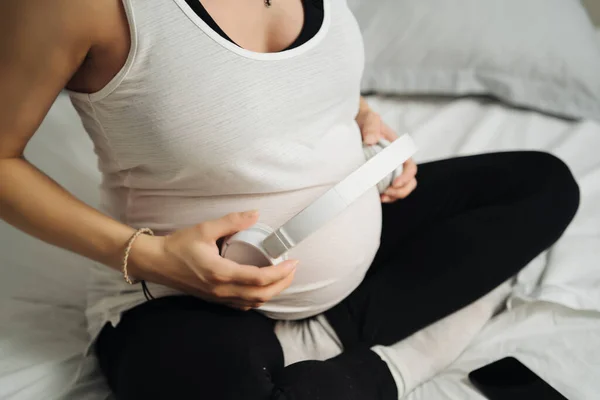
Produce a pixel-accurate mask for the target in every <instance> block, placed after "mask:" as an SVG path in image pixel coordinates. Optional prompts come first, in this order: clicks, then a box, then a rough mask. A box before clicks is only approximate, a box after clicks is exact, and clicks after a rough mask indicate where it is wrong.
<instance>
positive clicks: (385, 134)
mask: <svg viewBox="0 0 600 400" xmlns="http://www.w3.org/2000/svg"><path fill="white" fill-rule="evenodd" d="M356 122H357V123H358V126H359V128H360V131H361V134H362V137H363V142H364V143H365V144H368V145H372V144H375V143H377V142H378V141H379V140H380V139H382V138H383V139H387V140H388V141H390V142H392V141H394V140H396V139H397V138H398V135H397V134H396V133H395V132H394V130H393V129H392V128H390V127H389V126H387V125H386V123H385V122H383V120H382V119H381V116H380V115H379V114H378V113H376V112H375V111H373V110H371V109H370V108H369V107H368V105H367V104H366V101H365V100H364V99H361V111H360V112H359V114H358V116H357V117H356ZM416 175H417V164H416V163H415V162H414V160H413V159H412V158H410V159H409V160H408V161H406V162H405V163H404V164H403V171H402V175H400V176H399V177H397V178H396V179H395V180H394V182H392V185H391V186H390V187H389V188H388V189H387V190H386V192H385V193H384V194H382V195H381V202H382V203H393V202H394V201H396V200H398V199H404V198H406V197H408V195H410V194H411V193H412V192H413V190H415V188H416V187H417V178H416Z"/></svg>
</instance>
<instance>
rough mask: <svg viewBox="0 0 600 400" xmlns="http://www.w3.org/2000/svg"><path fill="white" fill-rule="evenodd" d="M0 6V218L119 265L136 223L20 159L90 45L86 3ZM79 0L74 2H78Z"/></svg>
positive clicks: (8, 1)
mask: <svg viewBox="0 0 600 400" xmlns="http://www.w3.org/2000/svg"><path fill="white" fill-rule="evenodd" d="M71 3H73V4H75V6H73V5H70V4H69V5H67V2H66V1H57V2H47V1H37V0H34V1H19V0H5V1H3V2H2V3H1V4H0V27H1V28H0V54H1V56H2V57H1V58H0V218H2V219H4V220H5V221H7V222H8V223H9V224H11V225H14V226H15V227H17V228H19V229H21V230H23V231H25V232H27V233H29V234H31V235H33V236H35V237H37V238H39V239H41V240H43V241H45V242H48V243H51V244H54V245H56V246H59V247H62V248H66V249H68V250H71V251H74V252H76V253H79V254H82V255H84V256H87V257H89V258H91V259H93V260H96V261H99V262H101V263H103V264H106V265H109V266H111V267H113V268H118V267H119V264H120V261H119V258H120V257H121V256H120V253H121V254H122V248H123V245H124V243H126V242H127V238H128V237H129V236H130V235H131V234H132V232H133V229H131V228H129V227H127V226H125V225H122V224H120V223H118V222H116V221H114V220H112V219H110V218H108V217H107V216H104V215H103V214H101V213H99V212H98V211H96V210H94V209H93V208H91V207H89V206H87V205H86V204H84V203H83V202H81V201H79V200H77V199H76V198H74V197H73V196H71V195H70V194H69V193H67V192H66V191H65V190H63V189H62V188H61V187H60V186H58V185H57V184H56V183H55V182H54V181H52V180H51V179H50V178H48V177H47V176H46V175H44V174H42V173H41V172H40V171H39V170H37V169H36V168H35V167H34V166H33V165H31V164H30V163H29V162H27V160H25V159H24V158H23V151H24V149H25V146H26V145H27V142H28V141H29V139H30V138H31V137H32V136H33V134H34V133H35V131H36V129H37V128H38V126H39V125H40V123H41V121H42V120H43V118H44V116H45V115H46V113H47V112H48V110H49V108H50V106H51V105H52V103H53V102H54V100H55V99H56V97H57V96H58V93H59V92H60V91H61V89H62V88H63V87H64V86H65V85H66V83H67V82H68V80H69V79H70V78H71V76H72V75H73V74H74V73H75V71H76V70H77V69H78V67H79V65H80V64H81V63H82V61H83V60H84V58H85V56H86V54H87V52H88V51H89V49H90V47H91V46H92V45H93V33H94V32H93V30H92V28H93V26H94V25H93V23H92V22H91V21H86V20H85V16H86V15H90V10H89V9H87V8H89V7H88V6H86V5H85V3H86V2H85V1H82V2H71ZM77 3H79V4H78V5H77Z"/></svg>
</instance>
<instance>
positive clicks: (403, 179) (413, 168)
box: [392, 159, 418, 189]
mask: <svg viewBox="0 0 600 400" xmlns="http://www.w3.org/2000/svg"><path fill="white" fill-rule="evenodd" d="M417 169H418V167H417V164H416V163H415V162H414V161H413V160H412V159H410V160H408V161H406V162H405V163H404V168H403V170H402V174H401V175H400V176H399V177H397V178H396V179H395V180H394V182H393V183H392V187H393V188H395V189H399V188H401V187H402V186H404V185H406V184H407V183H408V182H410V181H411V180H413V179H414V178H415V176H416V175H417Z"/></svg>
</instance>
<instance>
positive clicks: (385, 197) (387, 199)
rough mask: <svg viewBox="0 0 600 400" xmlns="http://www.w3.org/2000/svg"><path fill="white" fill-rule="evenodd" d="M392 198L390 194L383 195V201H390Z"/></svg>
mask: <svg viewBox="0 0 600 400" xmlns="http://www.w3.org/2000/svg"><path fill="white" fill-rule="evenodd" d="M391 200H392V199H391V198H390V196H388V195H383V196H381V201H382V202H383V203H389V202H390V201H391Z"/></svg>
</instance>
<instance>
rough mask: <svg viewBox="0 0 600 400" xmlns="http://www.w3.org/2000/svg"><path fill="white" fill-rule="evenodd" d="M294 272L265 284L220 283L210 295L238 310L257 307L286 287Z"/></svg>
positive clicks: (291, 280) (292, 278) (290, 282)
mask: <svg viewBox="0 0 600 400" xmlns="http://www.w3.org/2000/svg"><path fill="white" fill-rule="evenodd" d="M294 273H295V270H294V271H292V272H291V273H290V274H289V275H288V276H286V277H285V278H284V279H282V280H280V281H277V282H275V283H273V284H270V285H267V286H246V285H236V284H228V285H221V286H220V287H218V288H216V289H215V290H214V291H213V293H212V295H213V296H214V298H215V301H216V302H219V303H222V304H225V305H228V306H230V307H233V308H237V309H240V310H244V311H246V310H250V309H255V308H259V307H262V306H263V305H264V304H265V303H267V302H268V301H269V300H271V299H272V298H273V297H275V296H277V295H278V294H279V293H281V292H282V291H284V290H285V289H287V288H288V287H289V286H290V285H291V284H292V282H293V280H294Z"/></svg>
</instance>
